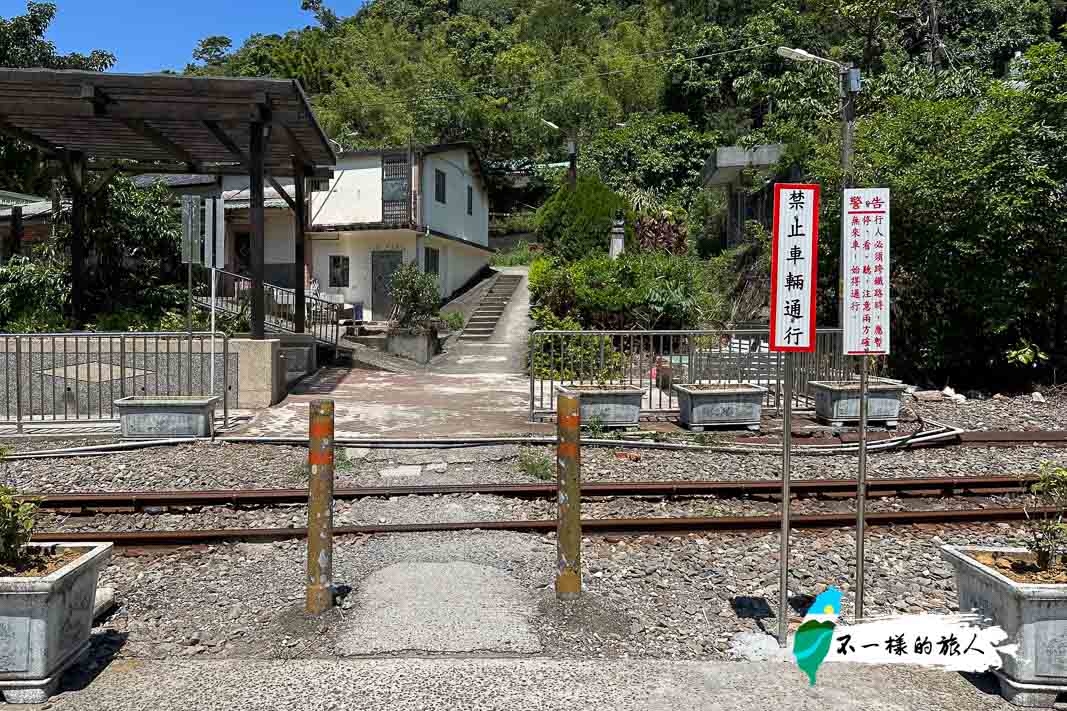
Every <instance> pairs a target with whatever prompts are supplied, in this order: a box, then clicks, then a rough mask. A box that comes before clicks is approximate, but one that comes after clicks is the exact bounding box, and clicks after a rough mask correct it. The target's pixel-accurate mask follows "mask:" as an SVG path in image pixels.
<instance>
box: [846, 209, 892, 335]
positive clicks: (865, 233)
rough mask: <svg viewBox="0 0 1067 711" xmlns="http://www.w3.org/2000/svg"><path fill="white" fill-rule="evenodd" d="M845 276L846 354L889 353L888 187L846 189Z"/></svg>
mask: <svg viewBox="0 0 1067 711" xmlns="http://www.w3.org/2000/svg"><path fill="white" fill-rule="evenodd" d="M843 210H844V220H842V223H843V227H844V234H843V235H842V240H843V243H842V245H841V246H842V250H841V251H842V256H843V261H842V267H841V268H842V277H843V279H844V289H845V291H844V329H845V353H846V354H847V355H885V354H887V353H889V188H865V189H850V190H845V201H844V206H843Z"/></svg>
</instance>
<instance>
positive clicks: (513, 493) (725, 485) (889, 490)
mask: <svg viewBox="0 0 1067 711" xmlns="http://www.w3.org/2000/svg"><path fill="white" fill-rule="evenodd" d="M1034 481H1036V478H1035V477H1032V476H991V477H944V478H915V479H869V480H868V481H867V495H868V496H878V497H885V496H896V495H899V494H906V495H920V496H921V495H929V494H930V493H931V492H933V493H940V494H944V495H950V494H952V493H954V492H963V493H966V494H970V495H984V494H1001V493H1025V491H1026V489H1027V487H1028V486H1029V485H1030V484H1031V483H1033V482H1034ZM781 486H782V484H781V482H780V481H776V480H773V479H769V480H759V481H752V480H748V481H634V482H585V483H583V484H582V494H583V495H584V496H607V497H614V496H649V497H662V496H667V497H671V496H717V497H720V498H723V497H741V496H770V497H778V496H780V493H781ZM791 488H792V491H793V493H795V494H798V495H800V496H820V495H822V496H831V497H835V498H854V497H855V496H856V480H855V479H801V480H795V481H793V483H792V487H791ZM556 493H557V487H556V484H469V485H468V484H444V485H436V486H383V487H349V488H339V489H336V490H335V491H334V498H335V499H362V498H374V497H382V498H384V497H391V496H439V495H449V494H480V495H486V496H503V497H509V498H520V499H545V498H554V497H555V496H556ZM19 498H20V499H23V500H33V501H36V502H37V503H38V504H39V506H41V507H42V508H46V509H64V508H78V507H80V508H92V507H100V508H111V507H113V508H142V507H146V506H151V507H165V506H174V507H192V506H219V505H233V506H263V505H282V504H301V503H306V502H307V498H308V491H307V489H219V490H211V491H116V492H88V493H77V492H73V493H59V494H47V493H42V494H24V495H22V496H20V497H19Z"/></svg>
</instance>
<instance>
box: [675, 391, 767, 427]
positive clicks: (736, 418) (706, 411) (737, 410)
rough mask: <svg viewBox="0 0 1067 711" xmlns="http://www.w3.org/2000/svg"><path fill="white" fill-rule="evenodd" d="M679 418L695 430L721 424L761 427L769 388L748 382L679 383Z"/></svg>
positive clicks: (677, 392)
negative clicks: (765, 396)
mask: <svg viewBox="0 0 1067 711" xmlns="http://www.w3.org/2000/svg"><path fill="white" fill-rule="evenodd" d="M673 389H674V392H675V393H676V394H677V395H678V419H679V420H680V421H681V423H682V424H683V425H685V426H686V427H687V428H689V429H690V430H693V431H694V432H703V431H704V428H705V427H715V426H720V425H733V426H742V425H743V426H745V427H747V428H748V429H750V430H755V431H757V432H758V431H759V428H760V414H761V412H762V410H763V397H764V395H766V394H767V388H764V387H760V386H759V385H750V384H748V383H737V384H734V383H723V384H701V383H695V384H692V385H675V386H674V387H673Z"/></svg>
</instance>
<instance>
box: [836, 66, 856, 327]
mask: <svg viewBox="0 0 1067 711" xmlns="http://www.w3.org/2000/svg"><path fill="white" fill-rule="evenodd" d="M839 67H840V68H839V69H838V72H839V75H840V77H841V195H842V198H841V199H842V205H841V233H842V234H844V231H845V230H846V229H848V225H846V224H845V223H844V221H845V206H844V194H845V192H844V191H845V190H848V189H849V188H851V187H852V183H853V181H852V134H853V129H854V128H855V124H856V97H857V96H858V95H859V93H860V70H859V69H857V68H855V67H853V66H852V63H851V62H846V63H844V64H841V65H839ZM838 264H839V265H840V266H841V268H839V269H838V280H837V324H838V326H839V327H840V328H844V327H845V272H844V268H843V267H844V264H845V243H844V240H841V252H840V255H839V261H838Z"/></svg>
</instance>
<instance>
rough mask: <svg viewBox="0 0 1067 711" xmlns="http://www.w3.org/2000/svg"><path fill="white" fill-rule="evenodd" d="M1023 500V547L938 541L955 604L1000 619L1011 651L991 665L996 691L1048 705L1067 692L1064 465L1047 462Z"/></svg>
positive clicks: (962, 609)
mask: <svg viewBox="0 0 1067 711" xmlns="http://www.w3.org/2000/svg"><path fill="white" fill-rule="evenodd" d="M1032 491H1033V494H1034V496H1035V498H1036V499H1037V501H1039V502H1040V503H1042V504H1044V506H1043V507H1041V508H1039V509H1038V508H1035V507H1033V506H1032V505H1028V506H1027V519H1028V522H1027V529H1028V532H1029V538H1028V539H1027V542H1026V547H1025V548H995V547H988V546H943V547H942V549H941V551H942V556H943V557H944V558H945V560H947V561H948V562H949V563H950V564H951V565H952V566H953V567H954V568H955V569H956V580H957V587H958V588H959V598H960V606H959V609H960V612H963V613H967V612H971V611H976V612H977V613H978V614H980V615H981V616H983V617H986V618H989V619H990V620H991V621H992V624H994V625H998V626H1000V627H1001V628H1002V629H1003V630H1004V632H1005V633H1007V635H1008V639H1007V643H1008V644H1014V645H1016V648H1015V650H1014V653H1012V654H1002V655H1001V659H1002V662H1003V666H1002V667H1001V668H1000V669H997V670H995V673H996V675H997V677H998V678H999V680H1000V691H1001V694H1002V695H1003V696H1004V698H1006V699H1007V700H1008V701H1010V702H1011V703H1013V704H1016V705H1018V706H1040V707H1051V706H1052V705H1053V704H1054V703H1055V702H1056V698H1057V696H1059V695H1060V694H1064V693H1067V566H1065V565H1064V561H1063V554H1064V553H1065V552H1067V522H1065V521H1064V516H1063V509H1064V507H1065V506H1067V468H1064V467H1059V466H1054V465H1052V464H1048V463H1046V464H1045V465H1043V466H1042V469H1041V475H1040V477H1039V480H1038V481H1037V483H1036V484H1034V486H1033V490H1032Z"/></svg>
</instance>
